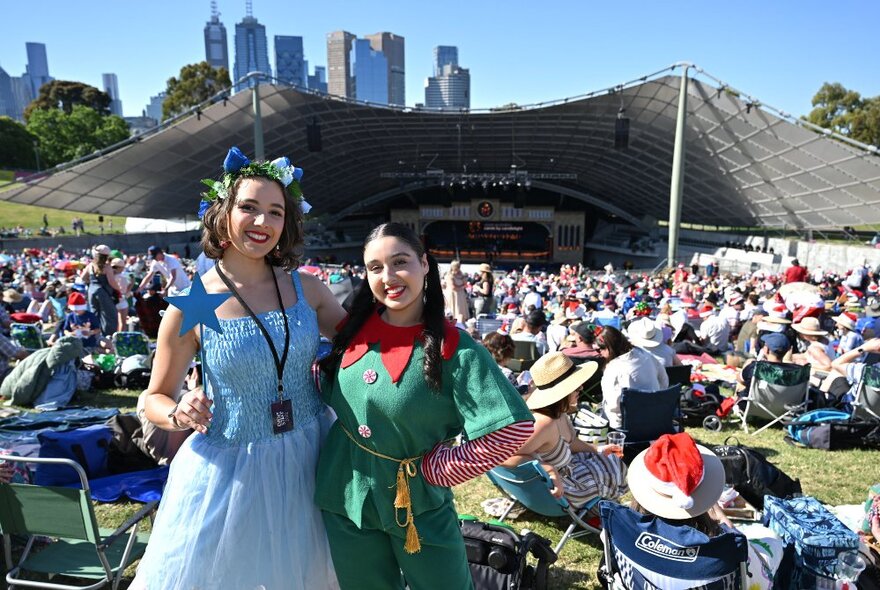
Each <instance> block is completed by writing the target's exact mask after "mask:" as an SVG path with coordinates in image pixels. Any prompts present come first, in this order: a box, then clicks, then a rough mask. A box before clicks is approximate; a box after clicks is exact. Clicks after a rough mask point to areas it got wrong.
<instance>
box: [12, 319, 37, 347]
mask: <svg viewBox="0 0 880 590" xmlns="http://www.w3.org/2000/svg"><path fill="white" fill-rule="evenodd" d="M9 336H10V337H11V338H12V340H13V341H14V342H15V343H16V344H18V345H19V346H21V347H22V348H24V349H26V350H30V351H31V352H33V351H34V350H39V349H41V348H44V347H45V345H46V343H45V341H44V340H43V332H42V330H41V324H19V323H12V324H10V325H9Z"/></svg>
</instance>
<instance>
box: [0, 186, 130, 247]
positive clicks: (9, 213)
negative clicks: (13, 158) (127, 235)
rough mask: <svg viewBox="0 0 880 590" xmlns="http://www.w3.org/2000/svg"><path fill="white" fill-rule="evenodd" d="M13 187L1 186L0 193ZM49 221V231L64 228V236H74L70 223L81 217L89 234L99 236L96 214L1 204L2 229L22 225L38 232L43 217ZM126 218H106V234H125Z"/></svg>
mask: <svg viewBox="0 0 880 590" xmlns="http://www.w3.org/2000/svg"><path fill="white" fill-rule="evenodd" d="M8 188H11V187H2V186H0V192H2V191H3V190H8ZM44 214H45V215H46V217H47V218H48V220H49V229H50V230H52V231H57V230H58V227H59V226H61V227H63V228H64V231H65V232H67V233H66V234H64V235H72V234H71V232H70V221H71V220H72V219H73V218H74V217H81V218H82V219H83V220H84V221H85V226H86V230H85V231H86V233H87V234H99V233H100V231H99V228H98V225H99V224H98V214H96V213H80V212H77V211H66V210H63V209H51V208H49V207H37V206H34V205H23V204H21V203H10V202H9V201H5V202H3V203H0V227H15V226H17V225H21V226H23V227H25V228H26V229H30V230H37V229H39V228H41V227H43V215H44ZM111 220H112V221H113V231H110V229H109V228H110V221H111ZM125 220H126V218H125V217H119V216H116V215H105V216H104V233H105V234H109V233H114V234H121V233H124V232H125Z"/></svg>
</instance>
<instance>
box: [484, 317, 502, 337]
mask: <svg viewBox="0 0 880 590" xmlns="http://www.w3.org/2000/svg"><path fill="white" fill-rule="evenodd" d="M502 325H504V320H499V319H497V318H477V332H478V333H479V334H480V338H484V337H485V336H486V334H488V333H490V332H497V331H498V330H499V328H501V326H502Z"/></svg>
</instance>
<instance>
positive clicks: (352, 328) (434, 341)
mask: <svg viewBox="0 0 880 590" xmlns="http://www.w3.org/2000/svg"><path fill="white" fill-rule="evenodd" d="M379 238H397V239H398V240H400V241H402V242H404V243H406V245H408V246H409V247H410V248H412V250H413V251H414V252H415V253H416V256H418V257H419V258H420V259H421V257H422V256H423V255H425V256H426V257H427V259H428V276H427V281H426V285H425V292H424V298H425V306H424V309H423V310H422V323H423V324H424V327H423V329H422V338H423V341H424V350H425V363H424V369H423V370H424V373H425V381H427V382H428V386H429V387H430V388H431V389H434V390H436V391H440V386H441V382H442V369H443V366H442V364H441V361H442V358H441V354H440V353H441V347H442V345H443V333H444V330H445V328H446V315H445V313H444V308H445V303H444V301H443V287H442V285H441V284H440V269H439V268H438V266H437V261H436V260H435V259H434V257H433V256H431V255H430V254H428V253H427V252H425V247H424V246H423V245H422V242H421V240H419V237H418V236H417V235H416V233H415V232H414V231H413V230H411V229H410V228H409V227H408V226H406V225H403V224H401V223H383V224H382V225H380V226H378V227H376V228H375V229H373V231H371V232H370V234H369V235H368V236H367V239H366V240H365V241H364V248H366V246H367V244H369V243H370V242H372V241H373V240H377V239H379ZM374 313H377V310H376V303H375V301H374V299H373V292H372V290H371V289H370V283H369V281H368V280H366V279H365V280H363V281H361V284H360V286H359V287H358V290H357V292H356V293H355V296H354V300H353V301H352V304H351V310H350V311H349V314H348V321H347V322H346V323H345V325H344V326H343V327H342V329H341V330H340V331H339V333H338V334H336V337H335V338H334V339H333V349H332V350H331V351H330V354H328V355H327V356H326V357H325V358H324V359H323V360H322V361H321V362H320V363H319V365H320V367H321V370H322V371H324V372H325V373H326V374H327V375H331V376H332V375H335V374H336V371H337V370H338V368H339V363H340V362H341V361H342V355H343V353H345V349H346V348H348V345H349V343H350V342H351V339H352V338H354V336H355V334H357V333H358V332H359V331H360V329H361V328H362V327H363V325H364V324H365V323H366V322H367V320H368V319H369V318H370V317H371V315H372V314H374Z"/></svg>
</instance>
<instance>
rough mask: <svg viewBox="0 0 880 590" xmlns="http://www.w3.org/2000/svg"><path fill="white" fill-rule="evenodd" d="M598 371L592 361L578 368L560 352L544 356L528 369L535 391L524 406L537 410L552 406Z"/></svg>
mask: <svg viewBox="0 0 880 590" xmlns="http://www.w3.org/2000/svg"><path fill="white" fill-rule="evenodd" d="M598 370H599V364H598V363H596V362H593V361H588V362H586V363H584V364H582V365H580V366H578V365H575V364H574V363H573V362H571V359H570V358H568V357H567V356H565V355H564V354H563V353H561V352H551V353H548V354H545V355H544V356H542V357H541V358H539V359H538V360H537V361H535V364H534V365H532V367H531V369H529V374H531V376H532V382H533V383H534V384H535V387H536V389H535V391H534V392H533V393H532V395H530V396H529V399H528V401H527V402H526V405H527V406H528V407H529V409H530V410H537V409H538V408H545V407H547V406H549V405H551V404H554V403H556V402H558V401H559V400H561V399H562V398H564V397H566V396H568V395H569V394H570V393H571V392H572V391H574V390H575V389H577V388H578V387H580V386H581V385H583V384H584V383H586V382H587V381H589V380H590V377H592V376H593V375H595V374H596V371H598Z"/></svg>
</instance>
